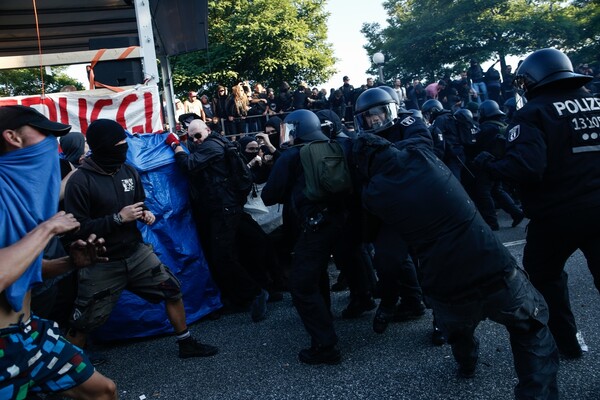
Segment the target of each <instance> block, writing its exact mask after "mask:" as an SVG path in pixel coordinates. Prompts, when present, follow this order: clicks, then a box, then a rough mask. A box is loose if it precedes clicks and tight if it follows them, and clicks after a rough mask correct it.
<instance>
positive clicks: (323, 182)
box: [300, 140, 352, 202]
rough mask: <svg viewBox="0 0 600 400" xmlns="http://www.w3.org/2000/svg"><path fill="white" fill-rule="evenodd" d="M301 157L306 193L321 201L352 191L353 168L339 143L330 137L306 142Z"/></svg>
mask: <svg viewBox="0 0 600 400" xmlns="http://www.w3.org/2000/svg"><path fill="white" fill-rule="evenodd" d="M300 161H301V162H302V168H303V170H304V177H305V180H306V187H305V188H304V195H305V196H306V197H307V198H308V199H309V200H311V201H315V202H322V201H327V200H329V199H330V198H331V197H332V196H334V195H338V194H348V193H351V192H352V178H351V176H350V169H349V168H348V162H347V161H346V157H345V156H344V151H343V150H342V146H340V144H339V143H337V142H334V141H328V140H317V141H314V142H310V143H307V144H305V145H304V146H302V148H301V149H300Z"/></svg>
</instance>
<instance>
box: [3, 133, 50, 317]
mask: <svg viewBox="0 0 600 400" xmlns="http://www.w3.org/2000/svg"><path fill="white" fill-rule="evenodd" d="M59 192H60V168H59V162H58V143H57V141H56V138H55V137H54V136H48V137H47V138H45V139H44V140H42V141H41V142H39V143H37V144H35V145H33V146H29V147H26V148H23V149H18V150H14V151H10V152H8V153H5V154H3V155H0V226H2V230H3V232H2V234H1V235H0V248H3V247H7V246H10V245H12V244H14V243H15V242H17V241H19V240H20V239H22V238H23V237H24V236H25V235H26V234H27V233H28V232H30V231H31V230H32V229H33V228H35V227H36V226H37V225H39V224H40V223H41V222H43V221H45V220H47V219H48V218H50V217H52V216H53V215H54V214H56V212H57V211H58V196H59ZM41 267H42V255H41V254H40V256H39V257H37V259H36V260H35V261H34V262H33V263H32V264H31V266H30V267H29V268H28V269H27V271H25V273H24V274H23V275H22V276H21V277H20V278H19V279H17V281H16V282H14V283H13V284H12V285H11V286H9V287H8V288H7V289H6V290H5V291H4V295H5V296H6V299H7V300H8V302H9V304H10V306H11V307H12V308H13V310H15V311H20V310H21V308H22V307H23V298H24V297H25V294H26V293H27V291H28V290H29V289H30V288H31V285H32V284H34V283H37V282H41V280H42V272H41V270H42V268H41Z"/></svg>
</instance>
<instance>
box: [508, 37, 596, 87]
mask: <svg viewBox="0 0 600 400" xmlns="http://www.w3.org/2000/svg"><path fill="white" fill-rule="evenodd" d="M592 79H593V78H592V77H591V76H587V75H580V74H576V73H574V72H573V64H572V63H571V60H569V57H567V55H566V54H565V53H563V52H561V51H559V50H556V49H551V48H548V49H541V50H538V51H535V52H533V53H532V54H530V55H529V56H527V58H526V59H525V60H524V61H523V63H521V65H520V66H519V68H518V69H517V72H516V73H515V80H514V83H515V86H517V88H518V89H523V90H525V95H526V96H527V95H528V94H531V93H532V92H534V91H536V90H539V89H540V88H542V87H544V86H547V85H549V84H551V83H552V84H556V85H560V87H561V88H565V89H567V88H571V89H575V88H578V87H581V86H583V85H585V84H586V83H588V82H589V81H591V80H592ZM559 82H560V83H559Z"/></svg>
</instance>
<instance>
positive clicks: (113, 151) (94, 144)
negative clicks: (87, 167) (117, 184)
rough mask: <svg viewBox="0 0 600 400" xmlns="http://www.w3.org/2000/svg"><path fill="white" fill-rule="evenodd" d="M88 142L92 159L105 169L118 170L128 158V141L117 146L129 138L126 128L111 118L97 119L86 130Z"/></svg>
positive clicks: (109, 170) (110, 171)
mask: <svg viewBox="0 0 600 400" xmlns="http://www.w3.org/2000/svg"><path fill="white" fill-rule="evenodd" d="M86 137H87V142H88V145H89V146H90V150H92V155H91V159H92V161H94V162H95V163H96V164H97V165H98V166H99V167H100V168H102V169H103V170H104V171H106V172H109V173H112V172H115V171H117V170H118V169H119V168H121V166H122V165H123V164H124V163H125V160H126V159H127V143H123V144H120V145H118V146H115V144H117V143H119V142H120V141H121V140H123V139H125V138H127V135H126V134H125V130H124V129H123V127H122V126H121V125H119V124H118V123H117V122H115V121H113V120H110V119H97V120H96V121H94V122H92V123H91V124H90V126H89V128H88V130H87V132H86Z"/></svg>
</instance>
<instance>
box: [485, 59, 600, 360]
mask: <svg viewBox="0 0 600 400" xmlns="http://www.w3.org/2000/svg"><path fill="white" fill-rule="evenodd" d="M516 79H517V83H518V84H519V85H520V89H524V90H525V96H526V97H527V100H528V102H527V103H526V104H525V105H524V106H523V108H521V109H519V110H517V111H516V112H515V114H514V116H513V119H512V123H511V126H509V130H508V144H507V148H506V154H505V156H504V157H502V158H500V159H495V157H494V156H493V155H491V154H489V153H482V154H480V155H479V156H478V158H477V159H476V160H475V161H476V162H477V163H478V164H479V165H480V166H481V167H482V168H484V169H485V170H486V171H488V172H489V173H490V174H491V176H493V177H496V178H499V179H510V180H511V181H515V182H517V183H519V185H520V194H521V201H522V203H523V207H524V210H525V214H526V215H527V216H528V217H529V218H530V222H529V225H528V227H527V243H526V245H525V249H524V254H523V266H524V267H525V269H526V271H527V272H528V273H529V276H530V277H531V281H532V283H533V284H534V285H535V286H536V288H538V289H539V290H540V292H542V294H543V295H544V297H545V298H546V301H547V302H548V306H549V309H550V322H549V326H550V329H551V330H552V334H553V335H554V338H555V339H556V343H557V344H558V348H559V350H560V352H561V353H562V355H563V356H565V357H568V358H577V357H581V355H582V349H581V345H580V343H579V340H578V337H577V325H576V323H575V318H574V316H573V312H572V311H571V305H570V301H569V289H568V285H567V273H566V272H565V271H564V266H565V262H566V261H567V259H568V258H569V257H570V256H571V254H573V252H575V250H577V249H580V250H581V251H582V252H583V254H584V256H585V257H586V259H587V262H588V268H589V269H590V272H591V273H592V276H593V277H594V284H595V286H596V288H597V289H599V290H600V135H599V132H598V126H599V123H600V100H599V99H598V98H596V97H593V96H591V95H590V94H588V93H587V92H586V91H585V89H583V88H582V86H584V85H585V84H586V83H587V82H589V81H590V80H591V79H592V78H591V77H589V76H585V75H579V74H576V73H574V72H573V65H572V64H571V61H570V60H569V58H568V57H567V56H566V55H565V54H564V53H562V52H560V51H558V50H555V49H542V50H538V51H536V52H534V53H532V54H531V55H529V56H528V57H527V58H526V59H525V61H523V63H522V64H521V66H520V67H519V69H518V70H517V73H516Z"/></svg>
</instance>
